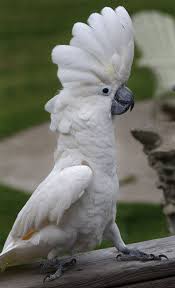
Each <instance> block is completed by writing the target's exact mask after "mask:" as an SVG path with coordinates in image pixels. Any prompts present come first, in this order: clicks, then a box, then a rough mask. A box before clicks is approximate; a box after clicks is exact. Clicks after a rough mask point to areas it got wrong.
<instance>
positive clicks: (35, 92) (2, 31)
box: [0, 0, 175, 138]
mask: <svg viewBox="0 0 175 288" xmlns="http://www.w3.org/2000/svg"><path fill="white" fill-rule="evenodd" d="M117 5H124V6H125V7H126V8H127V9H128V10H129V12H130V13H133V12H136V11H139V10H143V9H159V10H161V11H165V12H169V13H171V14H173V15H175V5H174V1H173V0H167V1H164V0H159V1H152V0H147V1H140V0H132V1H124V0H123V1H114V0H110V1H109V0H106V1H104V0H100V1H99V0H76V1H72V0H64V1H63V0H62V1H61V0H42V1H41V0H38V1H36V0H14V1H11V0H1V3H0V19H1V25H0V40H1V45H0V55H1V61H0V138H3V137H6V136H9V135H11V134H13V133H16V132H17V131H20V130H22V129H25V128H27V127H31V126H33V125H36V124H39V123H41V122H43V121H46V120H48V119H49V115H48V114H47V113H46V112H44V104H45V102H46V101H47V100H48V99H49V98H51V97H52V96H53V95H54V94H55V92H56V91H57V89H58V88H59V83H58V80H57V78H56V66H54V65H53V64H52V63H51V59H50V53H51V50H52V48H53V47H54V46H55V45H56V44H58V43H60V44H63V43H68V41H69V39H70V36H71V33H70V32H71V28H72V25H73V23H74V22H76V21H86V19H87V17H88V15H89V14H90V13H92V12H93V11H100V10H101V8H102V7H104V6H111V7H115V6H117ZM137 55H138V53H137ZM129 86H130V87H131V88H132V90H133V91H134V93H135V95H136V98H137V99H143V98H148V97H150V96H151V95H152V92H153V90H154V86H155V81H154V77H153V75H152V74H151V72H150V71H148V70H147V69H138V68H136V67H135V65H134V66H133V73H132V76H131V79H130V81H129Z"/></svg>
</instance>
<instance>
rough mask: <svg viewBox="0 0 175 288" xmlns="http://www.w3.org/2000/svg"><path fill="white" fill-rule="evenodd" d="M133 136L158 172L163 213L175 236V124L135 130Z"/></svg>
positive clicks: (162, 124) (169, 123)
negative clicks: (162, 198) (162, 197)
mask: <svg viewBox="0 0 175 288" xmlns="http://www.w3.org/2000/svg"><path fill="white" fill-rule="evenodd" d="M132 135H133V136H134V137H135V138H136V139H137V140H138V141H139V142H141V143H142V144H143V147H144V152H145V154H146V155H147V157H148V162H149V164H150V166H151V167H152V168H153V169H155V170H156V171H157V174H158V184H157V186H158V188H160V189H162V191H163V195H164V200H163V203H162V205H163V212H164V213H165V215H166V217H167V220H168V224H169V230H170V232H171V233H173V234H175V123H174V122H166V123H165V122H162V123H161V125H160V127H149V128H143V129H140V130H139V129H135V130H132Z"/></svg>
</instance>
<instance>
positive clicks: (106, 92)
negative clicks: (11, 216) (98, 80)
mask: <svg viewBox="0 0 175 288" xmlns="http://www.w3.org/2000/svg"><path fill="white" fill-rule="evenodd" d="M110 92H111V88H110V87H104V88H103V89H102V94H103V95H106V96H108V95H109V94H110Z"/></svg>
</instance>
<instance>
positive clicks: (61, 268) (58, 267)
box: [43, 258, 76, 282]
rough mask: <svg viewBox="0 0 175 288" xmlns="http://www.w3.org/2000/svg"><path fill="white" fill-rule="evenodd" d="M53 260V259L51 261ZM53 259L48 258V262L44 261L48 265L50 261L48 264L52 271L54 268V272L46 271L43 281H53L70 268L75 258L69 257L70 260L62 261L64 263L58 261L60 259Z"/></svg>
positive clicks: (74, 262)
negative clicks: (50, 262)
mask: <svg viewBox="0 0 175 288" xmlns="http://www.w3.org/2000/svg"><path fill="white" fill-rule="evenodd" d="M53 260H55V261H53ZM53 260H48V261H47V262H48V264H47V263H46V265H49V261H52V264H50V267H51V266H52V272H53V271H54V270H55V273H53V274H52V273H50V274H49V273H48V274H47V275H46V276H45V277H44V280H43V282H50V281H53V280H55V279H58V278H60V277H61V276H62V275H63V273H64V272H65V271H67V270H68V269H70V268H71V267H72V266H74V265H75V264H76V259H74V258H73V259H71V261H69V262H64V263H60V261H59V260H58V259H57V258H55V259H53ZM53 262H55V265H54V264H53ZM47 267H48V266H47Z"/></svg>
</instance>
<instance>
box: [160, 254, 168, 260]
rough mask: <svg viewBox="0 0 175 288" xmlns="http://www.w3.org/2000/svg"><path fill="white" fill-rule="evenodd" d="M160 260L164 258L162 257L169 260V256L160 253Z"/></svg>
mask: <svg viewBox="0 0 175 288" xmlns="http://www.w3.org/2000/svg"><path fill="white" fill-rule="evenodd" d="M159 258H160V260H162V258H165V259H166V260H169V259H168V257H167V256H166V255H164V254H160V255H159Z"/></svg>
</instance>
